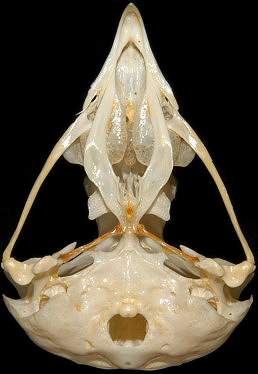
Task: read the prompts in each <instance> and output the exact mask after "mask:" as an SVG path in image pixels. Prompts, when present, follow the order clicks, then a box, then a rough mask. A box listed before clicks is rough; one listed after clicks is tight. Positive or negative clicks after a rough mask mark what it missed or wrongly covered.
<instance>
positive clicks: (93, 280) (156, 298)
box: [2, 4, 255, 370]
mask: <svg viewBox="0 0 258 374" xmlns="http://www.w3.org/2000/svg"><path fill="white" fill-rule="evenodd" d="M195 153H196V154H197V155H198V156H199V157H200V158H201V160H202V161H203V163H204V164H205V166H206V168H207V169H208V171H209V172H210V174H211V176H212V177H213V179H214V181H215V183H216V185H217V187H218V189H219V192H220V194H221V196H222V199H223V201H224V204H225V206H226V209H227V211H228V213H229V216H230V219H231V221H232V224H233V226H234V228H235V231H236V233H237V235H238V237H239V239H240V242H241V243H242V246H243V249H244V251H245V254H246V260H245V261H242V262H241V263H240V264H232V263H230V262H227V261H225V260H222V259H219V258H214V259H211V258H206V257H205V256H204V255H201V254H199V253H198V252H196V251H194V250H192V249H190V248H188V247H185V246H180V250H179V249H177V248H174V247H172V246H170V245H168V244H167V243H165V242H164V241H163V239H162V232H163V227H164V223H165V221H166V220H169V217H170V215H169V208H170V204H171V201H172V200H173V199H174V197H175V193H176V182H175V179H174V177H173V175H172V172H173V167H174V166H187V165H188V164H189V163H190V162H191V161H192V159H193V157H194V155H195ZM62 154H64V156H65V158H66V159H67V160H68V161H69V162H71V163H77V164H80V165H82V166H83V167H84V169H85V172H86V174H87V178H86V182H85V188H86V192H87V194H88V196H89V199H88V206H89V219H96V220H97V224H98V229H99V235H100V236H99V237H98V238H97V239H96V240H94V241H93V242H91V243H88V244H85V245H84V246H81V247H79V248H75V247H76V243H72V244H69V245H68V246H66V247H65V248H63V249H62V250H61V251H58V252H56V253H54V254H53V255H47V256H44V257H42V258H32V259H29V260H27V261H24V262H19V261H17V260H15V259H14V258H13V257H11V252H12V248H13V246H14V244H15V241H16V239H17V237H18V235H19V233H20V231H21V229H22V226H23V224H24V222H25V219H26V217H27V215H28V213H29V210H30V208H31V206H32V204H33V202H34V199H35V197H36V195H37V193H38V190H39V188H40V186H41V185H42V183H43V181H44V179H45V178H46V176H47V175H48V173H49V172H50V170H51V169H52V167H53V166H54V164H55V162H56V161H57V160H58V158H59V157H60V156H61V155H62ZM161 161H162V162H161ZM140 222H141V223H140ZM139 223H140V224H139ZM144 226H145V227H144ZM76 256H77V257H76ZM2 267H3V269H4V270H5V272H6V274H7V276H8V277H9V279H10V280H11V281H12V282H13V284H14V286H15V287H16V288H17V290H18V292H19V294H20V297H21V299H19V300H13V299H10V298H8V297H6V296H4V301H5V303H6V305H7V307H8V309H9V311H10V313H11V314H12V315H13V316H14V318H15V319H16V320H17V322H18V323H19V324H20V325H21V326H22V327H23V329H24V330H25V331H26V332H27V333H28V335H29V336H30V337H31V338H32V340H33V341H34V342H35V343H36V344H37V345H39V346H40V347H42V348H44V349H46V350H48V351H50V352H53V353H54V354H57V355H59V356H63V357H65V358H68V359H71V360H73V361H75V362H78V363H82V364H87V365H91V366H95V367H99V368H109V369H112V368H126V369H128V368H130V369H140V370H153V369H160V368H164V367H168V366H173V365H178V364H181V363H183V362H187V361H190V360H193V359H195V358H198V357H201V356H203V355H205V354H207V353H209V352H212V351H214V350H215V349H216V348H218V347H219V346H220V345H221V344H223V343H224V341H225V340H226V339H227V338H228V336H229V335H230V333H231V332H232V331H233V330H234V328H235V327H236V326H237V325H238V324H239V323H240V321H241V320H242V319H243V318H244V316H245V315H246V313H247V312H248V310H249V308H250V305H251V303H252V298H250V299H249V300H246V301H239V300H238V296H239V294H240V292H241V290H242V289H243V288H244V287H245V285H246V284H247V283H248V281H249V280H250V279H251V278H252V274H253V272H254V270H255V265H254V257H253V254H252V252H251V250H250V248H249V247H248V244H247V242H246V240H245V238H244V236H243V233H242V231H241V229H240V227H239V224H238V222H237V219H236V216H235V213H234V210H233V207H232V204H231V202H230V199H229V197H228V194H227V191H226V189H225V186H224V184H223V182H222V180H221V178H220V176H219V174H218V172H217V170H216V168H215V166H214V165H213V163H212V160H211V157H210V155H209V153H208V151H207V149H206V148H205V146H204V144H203V143H202V142H201V140H200V139H199V137H198V136H197V134H196V133H195V132H194V130H193V129H192V128H191V127H190V126H189V124H188V123H187V122H186V121H185V120H184V119H183V118H182V117H181V116H180V114H179V113H178V106H177V103H176V100H175V98H174V95H173V92H172V90H171V88H170V86H169V85H168V83H167V82H166V80H165V79H164V77H163V75H162V73H161V72H160V70H159V68H158V66H157V63H156V61H155V58H154V56H153V54H152V51H151V49H150V46H149V42H148V39H147V36H146V32H145V29H144V25H143V22H142V19H141V16H140V14H139V12H138V10H137V8H136V7H135V6H134V5H133V4H129V5H128V6H127V8H126V9H125V11H124V13H123V15H122V18H121V21H120V23H119V26H118V30H117V34H116V37H115V40H114V43H113V47H112V49H111V52H110V54H109V56H108V58H107V60H106V62H105V64H104V66H103V68H102V70H101V72H100V74H99V76H98V77H97V79H96V80H95V82H94V83H93V84H92V86H91V88H90V90H89V92H88V95H87V97H86V99H85V102H84V106H83V111H82V112H81V114H80V115H79V117H78V118H77V120H76V121H75V122H74V123H73V124H72V125H71V126H70V127H69V128H68V130H67V131H66V132H65V133H64V135H63V136H62V137H61V139H60V140H59V141H58V142H57V144H56V146H55V147H54V149H53V151H52V152H51V154H50V156H49V158H48V159H47V161H46V163H45V165H44V167H43V169H42V171H41V173H40V174H39V177H38V178H37V180H36V182H35V184H34V186H33V188H32V190H31V192H30V194H29V197H28V200H27V202H26V204H25V207H24V210H23V212H22V215H21V218H20V220H19V223H18V226H17V228H16V230H15V232H14V234H13V236H12V238H11V241H10V243H9V245H8V246H7V248H6V250H5V252H4V255H3V261H2Z"/></svg>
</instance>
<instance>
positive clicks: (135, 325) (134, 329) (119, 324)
mask: <svg viewBox="0 0 258 374" xmlns="http://www.w3.org/2000/svg"><path fill="white" fill-rule="evenodd" d="M108 329H109V334H110V337H111V339H112V340H113V342H114V343H116V344H119V345H124V344H129V345H130V344H132V345H139V344H140V343H142V341H143V340H144V339H145V336H146V334H147V330H148V322H147V320H146V318H145V317H144V316H143V315H142V314H139V313H138V314H136V316H135V317H122V316H121V315H120V314H115V315H114V316H113V317H112V318H111V319H110V320H109V322H108Z"/></svg>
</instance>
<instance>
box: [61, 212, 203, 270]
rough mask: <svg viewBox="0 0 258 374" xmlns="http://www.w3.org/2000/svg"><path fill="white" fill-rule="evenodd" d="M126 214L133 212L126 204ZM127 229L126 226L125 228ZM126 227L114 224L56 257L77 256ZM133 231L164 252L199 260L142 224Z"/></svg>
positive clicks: (67, 257)
mask: <svg viewBox="0 0 258 374" xmlns="http://www.w3.org/2000/svg"><path fill="white" fill-rule="evenodd" d="M126 213H127V215H129V216H130V215H132V214H133V208H132V207H130V206H129V205H128V207H127V210H126ZM126 229H127V228H126ZM126 229H123V228H122V226H121V225H120V224H119V225H116V226H114V228H113V229H112V230H111V231H108V232H106V233H105V234H103V235H101V236H99V237H98V238H97V239H95V240H93V241H92V242H90V243H88V244H84V245H82V246H81V247H78V248H75V249H73V250H72V251H71V252H68V253H64V254H61V255H60V256H59V257H58V258H59V259H61V260H63V262H64V263H66V262H68V261H70V260H72V259H73V258H75V257H77V256H78V255H80V254H81V253H83V252H85V251H88V250H92V249H94V248H95V246H96V245H97V244H99V243H101V242H102V241H103V240H106V239H108V238H111V237H114V236H119V235H122V234H123V233H124V232H125V231H126ZM133 232H134V234H135V235H136V236H142V237H148V238H150V239H152V240H154V241H156V242H157V243H159V244H160V245H161V247H162V249H163V250H164V252H165V253H174V254H176V255H178V256H180V257H182V258H183V259H184V260H186V261H187V262H189V263H190V264H194V263H195V262H197V261H199V259H198V257H195V256H190V255H188V254H186V253H184V252H183V251H182V250H180V249H178V248H176V247H173V246H171V245H169V244H167V243H166V242H165V241H164V240H162V239H160V238H159V237H157V236H156V235H154V234H152V233H151V232H149V231H147V230H146V229H145V227H144V225H142V224H138V225H137V226H136V228H133Z"/></svg>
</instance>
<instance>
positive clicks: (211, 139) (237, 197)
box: [0, 0, 258, 373]
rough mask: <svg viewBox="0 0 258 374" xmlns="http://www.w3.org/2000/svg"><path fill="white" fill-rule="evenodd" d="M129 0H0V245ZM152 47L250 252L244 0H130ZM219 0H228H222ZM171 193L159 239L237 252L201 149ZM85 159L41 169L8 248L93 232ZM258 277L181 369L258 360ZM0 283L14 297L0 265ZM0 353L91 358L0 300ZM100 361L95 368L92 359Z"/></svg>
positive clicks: (39, 251) (250, 109) (248, 33)
mask: <svg viewBox="0 0 258 374" xmlns="http://www.w3.org/2000/svg"><path fill="white" fill-rule="evenodd" d="M127 3H128V2H127V1H123V0H121V1H119V0H117V1H115V0H114V1H111V0H110V1H95V2H87V1H85V2H83V1H80V2H78V3H76V2H69V1H67V2H65V3H63V2H60V4H58V3H57V2H55V3H54V5H53V2H49V3H48V2H46V1H44V2H35V3H32V2H31V3H30V2H25V3H24V2H19V3H18V2H17V3H15V2H12V3H9V5H4V6H1V7H2V12H1V13H2V15H1V17H2V22H1V24H2V30H1V39H2V43H1V45H2V47H1V48H2V58H1V64H2V69H1V72H2V84H1V88H2V111H1V113H2V120H1V125H0V129H1V147H0V156H1V174H0V183H1V194H0V247H1V251H2V250H4V248H5V246H6V245H7V244H8V240H9V239H10V237H11V234H12V233H13V231H14V229H15V227H16V224H17V222H18V217H19V215H20V213H21V210H22V207H23V205H24V203H25V200H26V198H27V195H28V193H29V191H30V189H31V186H32V184H33V183H34V181H35V179H36V177H37V175H38V173H39V171H40V169H41V167H42V165H43V163H44V162H45V160H46V158H47V156H48V154H49V153H50V151H51V149H52V148H53V146H54V144H55V142H56V141H57V140H58V139H59V138H60V136H61V135H62V133H63V132H64V131H65V129H66V128H67V127H68V126H69V125H70V123H72V122H73V121H74V119H75V114H76V113H78V112H79V111H80V110H81V108H82V104H83V101H84V98H85V97H86V94H87V91H88V89H89V86H90V84H91V83H92V82H93V80H94V79H95V78H96V76H97V75H98V73H99V71H100V69H101V67H102V65H103V63H104V61H105V59H106V57H107V54H108V53H109V51H110V48H111V46H112V42H113V39H114V36H115V32H116V28H117V25H118V22H119V19H120V16H121V14H122V11H123V9H124V8H125V6H126V5H127ZM135 4H136V5H137V6H138V8H139V10H140V12H141V15H142V17H143V20H144V23H145V27H146V31H147V34H148V37H149V41H150V44H151V47H152V50H153V53H154V55H155V57H156V59H157V62H158V64H159V66H160V69H161V71H162V72H163V74H164V76H165V77H166V79H167V80H168V82H169V84H170V85H171V87H172V89H173V91H174V94H175V97H176V99H177V101H178V104H179V107H180V113H181V114H182V115H183V117H184V118H185V119H186V120H187V121H188V122H189V123H190V125H191V126H192V127H193V128H194V129H195V131H196V132H197V134H198V135H199V136H200V138H201V139H202V140H203V142H204V143H205V145H206V146H207V148H208V150H209V152H210V154H211V156H212V158H213V160H214V163H215V165H216V166H217V168H218V171H219V172H220V175H221V176H222V178H223V180H224V182H225V184H226V186H227V189H228V192H229V195H230V197H231V199H232V202H233V205H234V207H235V211H236V214H237V217H238V219H239V223H240V225H241V227H242V229H243V232H244V234H245V236H246V239H247V241H248V242H249V244H250V246H251V248H252V249H253V250H254V254H256V256H257V246H258V240H257V239H258V237H257V175H256V174H257V135H256V133H257V131H256V127H257V115H256V113H257V83H258V82H257V68H258V61H257V57H256V55H255V49H256V47H257V45H256V40H257V28H256V23H255V16H254V14H255V10H254V7H252V6H251V4H252V3H249V2H247V1H246V2H244V3H242V2H238V3H236V2H232V3H231V2H219V1H216V2H215V1H214V2H213V1H210V2H206V3H205V4H204V5H203V4H200V3H197V2H192V3H191V5H189V4H188V3H187V2H184V1H181V2H174V1H162V0H159V1H156V2H154V1H144V0H139V1H135ZM225 4H226V5H225ZM175 175H176V177H177V179H178V183H179V185H178V194H177V197H176V200H175V201H174V203H173V204H172V209H171V221H170V222H169V223H168V224H167V226H166V229H165V234H164V235H165V239H166V240H167V241H168V242H169V243H170V244H173V245H179V244H185V245H187V246H189V247H191V248H193V249H194V250H196V251H198V252H200V253H202V254H204V255H206V256H210V257H222V258H225V259H227V260H229V261H232V262H235V263H237V262H240V261H242V260H243V259H244V254H243V252H241V251H242V249H241V245H240V244H239V242H238V239H237V237H236V234H235V233H234V230H233V228H232V227H231V223H230V221H229V218H228V215H227V213H226V211H225V209H224V206H223V203H222V200H221V198H220V196H219V194H218V192H217V190H216V187H215V184H214V183H213V181H212V179H211V177H210V176H209V174H208V172H207V170H206V169H205V167H204V166H203V165H202V163H201V161H200V160H198V157H196V159H195V160H194V161H193V163H192V164H191V165H190V166H188V167H187V168H182V169H179V168H178V169H177V170H175ZM83 176H84V171H83V169H82V168H80V167H79V166H76V165H71V164H68V163H67V162H66V161H65V160H63V159H61V160H60V161H59V162H58V163H57V164H56V166H55V168H54V170H53V171H52V172H51V173H50V175H49V177H48V178H47V180H46V181H45V183H44V185H43V187H42V189H41V190H40V193H39V195H38V197H37V199H36V202H35V204H34V206H33V208H32V210H31V213H30V215H29V218H28V220H27V222H26V224H25V226H24V229H23V230H22V234H21V236H20V238H19V240H18V242H17V245H16V246H15V249H14V252H13V255H14V257H16V258H17V259H19V260H25V259H26V258H28V257H31V256H33V257H36V256H43V255H46V254H51V253H53V252H55V251H57V250H59V249H61V248H62V247H64V246H65V245H67V244H68V243H71V242H73V241H77V242H78V243H79V244H83V243H85V242H88V241H90V240H92V239H94V238H95V237H96V236H97V231H96V227H95V223H94V222H90V221H88V219H87V199H86V196H85V193H84V189H83V186H82V182H83ZM256 285H257V281H256V279H255V278H254V279H253V281H252V283H251V284H250V285H249V286H248V287H247V289H246V290H245V292H244V294H243V296H242V299H245V298H248V297H250V295H251V294H253V295H254V298H255V296H256V298H255V300H254V304H253V306H252V307H251V309H250V312H249V314H248V315H247V317H246V318H245V319H244V321H243V322H242V323H241V324H240V325H239V327H238V328H237V329H236V330H235V331H234V333H233V335H232V336H231V337H230V339H229V340H228V341H227V342H226V343H225V344H224V345H223V346H222V347H221V348H220V349H218V350H217V351H216V352H214V353H212V354H210V355H208V356H206V357H204V358H201V359H199V360H196V361H193V362H191V363H188V364H185V365H183V366H180V367H178V368H176V369H165V371H167V372H168V371H169V370H177V372H181V371H182V370H185V369H186V370H187V369H188V370H198V369H199V370H201V369H206V370H207V368H208V369H209V370H211V368H214V370H216V369H217V370H222V369H223V370H229V369H230V370H234V369H237V368H238V367H239V365H241V364H244V363H247V365H253V364H254V363H255V361H256V357H255V352H256V351H255V345H256V344H257V343H256V342H257V322H256V318H255V315H256V313H257V291H256ZM1 293H4V294H6V295H7V296H10V297H16V293H15V291H14V290H13V287H12V286H11V285H10V284H9V282H8V281H7V280H6V279H5V277H4V275H3V272H1ZM1 321H2V334H1V339H2V342H3V344H4V348H2V354H3V358H5V357H6V359H8V361H9V365H10V366H9V368H10V369H15V368H16V367H18V366H19V368H20V369H23V368H24V369H25V368H26V369H27V371H28V373H32V372H35V367H34V366H33V365H32V364H31V363H32V361H33V362H34V363H35V362H37V363H38V364H39V366H38V369H42V370H50V369H51V368H52V369H56V368H57V369H58V370H63V371H64V370H66V369H67V370H71V371H74V372H75V371H76V372H78V373H79V372H83V371H85V370H86V371H89V370H93V369H90V368H89V367H84V366H80V365H76V364H74V363H72V362H69V361H67V360H65V359H62V358H59V357H56V356H54V355H51V354H49V353H47V352H45V351H43V350H41V349H39V348H38V347H36V346H35V345H34V344H33V343H32V342H31V341H30V340H29V338H27V336H26V335H25V333H24V332H23V331H22V330H21V328H20V327H19V326H18V325H17V323H16V322H15V321H14V319H13V318H12V317H11V315H9V313H8V312H7V310H6V309H5V306H4V304H3V302H2V301H1ZM96 372H100V370H97V369H96Z"/></svg>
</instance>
